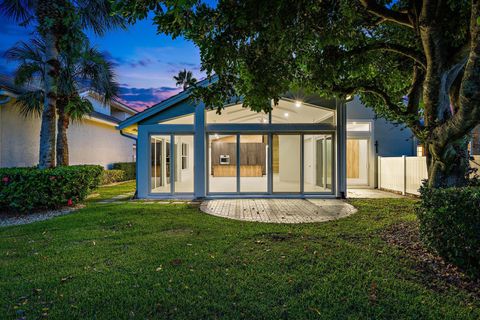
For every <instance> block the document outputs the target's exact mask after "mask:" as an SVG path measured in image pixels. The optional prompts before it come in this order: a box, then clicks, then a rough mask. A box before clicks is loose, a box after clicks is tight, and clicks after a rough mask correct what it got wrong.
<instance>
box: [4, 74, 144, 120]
mask: <svg viewBox="0 0 480 320" xmlns="http://www.w3.org/2000/svg"><path fill="white" fill-rule="evenodd" d="M36 88H37V87H36V86H33V85H29V86H17V85H15V81H14V79H13V77H11V76H8V75H4V74H0V94H1V92H2V91H7V92H9V93H11V94H12V95H13V96H17V95H19V94H21V93H22V92H25V91H26V90H35V89H36ZM80 93H81V94H88V95H90V96H92V97H93V98H95V97H94V96H93V94H95V93H96V92H95V91H92V90H88V89H86V88H81V89H80ZM110 103H111V104H113V105H114V106H115V107H116V108H118V109H121V110H122V111H125V112H127V113H129V114H136V113H137V112H138V111H137V110H135V109H133V108H131V107H129V106H127V105H126V104H124V103H122V102H120V101H118V100H117V99H112V101H111V102H110ZM89 116H90V117H91V118H95V119H98V120H102V121H105V122H109V123H112V124H114V125H116V124H118V123H120V122H121V121H120V120H119V119H117V118H115V117H113V116H110V115H106V114H102V113H100V112H96V111H93V112H91V113H90V115H89Z"/></svg>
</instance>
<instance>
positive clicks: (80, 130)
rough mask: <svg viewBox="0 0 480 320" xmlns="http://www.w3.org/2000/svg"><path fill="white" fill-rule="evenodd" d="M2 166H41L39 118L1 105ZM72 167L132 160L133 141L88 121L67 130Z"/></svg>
mask: <svg viewBox="0 0 480 320" xmlns="http://www.w3.org/2000/svg"><path fill="white" fill-rule="evenodd" d="M0 114H1V116H0V120H1V122H0V141H1V144H0V149H1V152H0V167H30V166H35V165H37V164H38V152H39V140H40V138H39V137H40V119H39V118H32V117H30V118H27V119H25V118H23V117H22V116H21V115H20V114H19V112H18V109H17V107H16V106H13V105H12V104H11V103H9V104H7V105H2V106H0ZM68 139H69V148H70V150H69V151H70V164H99V165H102V166H108V165H109V164H111V163H113V162H120V161H132V160H133V144H134V141H133V140H131V139H128V138H126V137H123V136H121V135H120V134H119V132H118V131H117V130H116V129H115V128H114V127H113V126H109V125H106V124H100V123H98V122H93V121H90V120H85V121H83V122H82V123H81V124H75V123H74V124H71V125H70V128H69V131H68Z"/></svg>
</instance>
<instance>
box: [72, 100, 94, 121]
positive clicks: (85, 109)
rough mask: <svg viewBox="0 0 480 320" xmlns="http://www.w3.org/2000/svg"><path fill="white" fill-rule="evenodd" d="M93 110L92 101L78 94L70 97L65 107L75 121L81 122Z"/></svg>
mask: <svg viewBox="0 0 480 320" xmlns="http://www.w3.org/2000/svg"><path fill="white" fill-rule="evenodd" d="M93 110H94V109H93V105H92V103H91V102H90V101H88V100H87V99H84V98H81V97H80V96H79V95H78V94H77V95H74V96H72V97H70V98H69V100H68V103H67V105H66V107H65V113H66V114H67V115H68V117H69V118H70V120H72V121H73V122H81V121H82V120H83V118H84V117H85V116H86V115H88V114H90V113H92V112H93Z"/></svg>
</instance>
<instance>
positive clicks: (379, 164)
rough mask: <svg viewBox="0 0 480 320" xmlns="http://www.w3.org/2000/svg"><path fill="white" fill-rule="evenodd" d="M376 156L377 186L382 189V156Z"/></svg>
mask: <svg viewBox="0 0 480 320" xmlns="http://www.w3.org/2000/svg"><path fill="white" fill-rule="evenodd" d="M377 158H378V160H377V188H378V189H382V156H378V157H377Z"/></svg>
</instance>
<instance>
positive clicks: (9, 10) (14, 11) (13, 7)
mask: <svg viewBox="0 0 480 320" xmlns="http://www.w3.org/2000/svg"><path fill="white" fill-rule="evenodd" d="M36 5H37V1H35V0H2V1H0V15H4V16H7V17H10V18H12V19H13V20H14V21H16V22H19V23H20V24H22V25H27V24H29V23H31V22H32V20H33V19H32V17H33V16H34V11H35V7H36Z"/></svg>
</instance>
